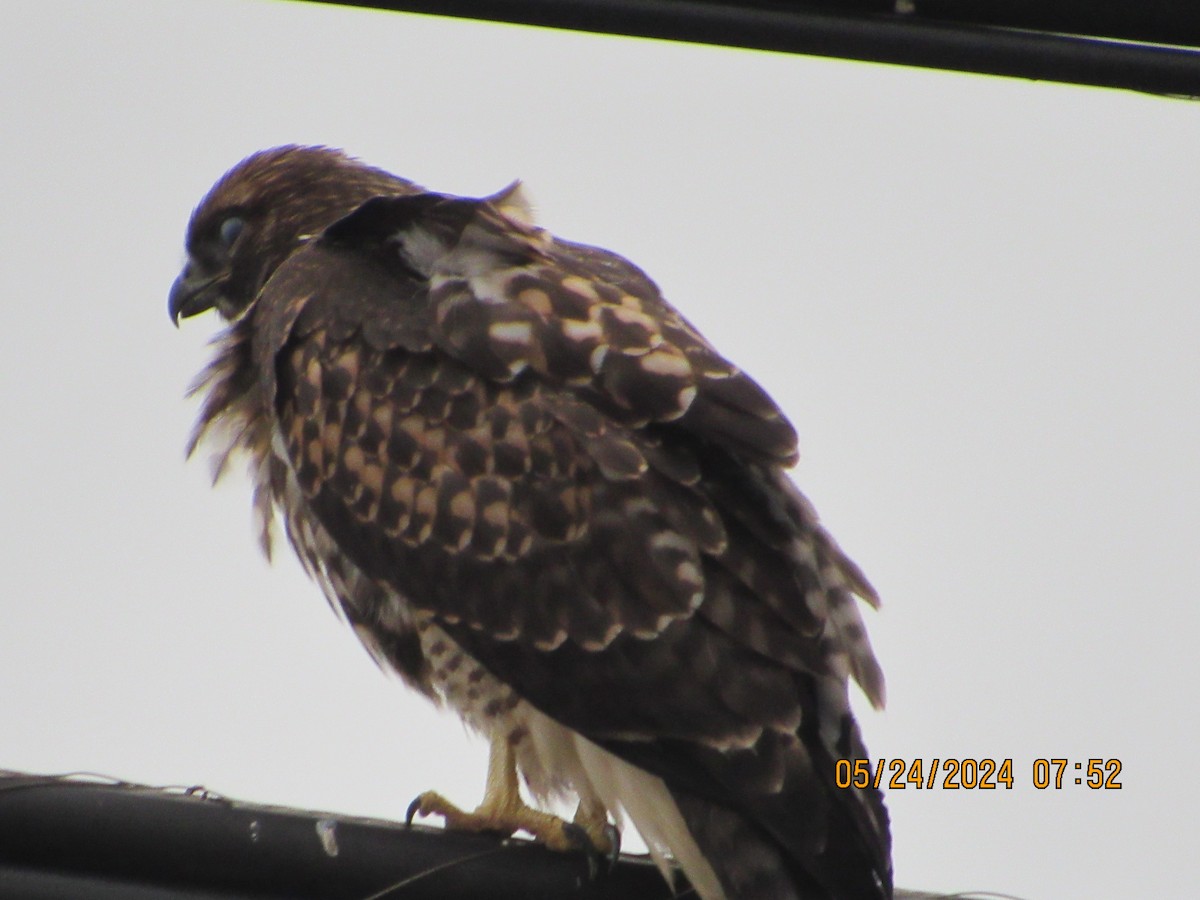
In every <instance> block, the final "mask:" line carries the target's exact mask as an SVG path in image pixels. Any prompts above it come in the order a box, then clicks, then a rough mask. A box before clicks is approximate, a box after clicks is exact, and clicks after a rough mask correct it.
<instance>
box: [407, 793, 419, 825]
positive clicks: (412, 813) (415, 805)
mask: <svg viewBox="0 0 1200 900" xmlns="http://www.w3.org/2000/svg"><path fill="white" fill-rule="evenodd" d="M420 809H421V798H420V797H419V796H418V797H417V798H416V799H415V800H413V802H412V803H410V804H408V812H406V813H405V814H404V827H405V828H409V827H411V826H412V823H413V819H415V818H416V817H417V812H418V811H419V810H420Z"/></svg>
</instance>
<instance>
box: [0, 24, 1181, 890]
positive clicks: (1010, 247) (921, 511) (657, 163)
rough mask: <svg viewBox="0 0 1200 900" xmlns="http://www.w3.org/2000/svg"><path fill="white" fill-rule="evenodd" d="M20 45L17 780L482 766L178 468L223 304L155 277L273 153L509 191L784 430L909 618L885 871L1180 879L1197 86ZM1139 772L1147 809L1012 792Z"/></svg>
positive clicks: (372, 27) (420, 32)
mask: <svg viewBox="0 0 1200 900" xmlns="http://www.w3.org/2000/svg"><path fill="white" fill-rule="evenodd" d="M4 18H5V23H4V27H3V29H2V32H0V122H2V123H3V126H2V127H3V131H4V138H3V140H2V141H0V196H2V198H3V215H2V216H0V246H3V247H4V248H5V251H6V252H5V253H4V261H3V263H2V265H0V302H2V303H3V309H4V318H5V325H4V329H3V337H2V338H0V345H2V346H3V353H2V354H0V411H2V413H3V427H2V428H0V464H2V466H3V471H4V472H5V476H4V478H3V479H0V528H2V529H3V536H2V541H0V554H2V560H3V565H0V768H2V767H7V768H15V769H23V770H29V771H39V772H58V771H69V770H78V769H84V770H90V771H97V772H105V773H109V774H112V775H117V776H121V777H123V778H128V779H132V780H138V781H144V782H151V783H186V784H194V783H204V784H205V785H207V786H208V787H210V788H212V789H214V790H217V791H220V792H222V793H224V794H226V795H229V796H233V797H236V798H240V799H247V800H256V801H263V802H270V803H281V804H289V805H297V806H302V807H312V808H323V809H330V810H335V811H339V812H346V813H358V814H369V815H376V816H381V817H388V818H397V817H400V816H402V815H403V812H404V809H405V807H406V806H407V804H408V801H409V800H410V799H411V798H412V797H413V796H414V795H415V794H417V793H418V792H419V791H421V790H424V789H426V788H429V787H437V788H439V789H443V790H444V791H445V792H446V793H448V794H450V795H451V796H452V797H453V798H456V799H458V800H459V801H460V802H461V803H462V804H463V805H466V806H471V805H473V804H474V803H475V802H476V800H477V799H478V797H479V795H480V792H481V790H482V781H483V770H484V761H485V758H486V752H485V747H484V746H483V744H482V743H481V742H479V741H478V740H476V739H474V738H468V737H466V736H465V735H464V732H463V730H462V727H461V726H460V725H459V724H458V722H457V720H456V719H455V718H454V717H453V716H452V715H451V714H448V713H437V712H435V711H433V710H432V709H431V708H430V707H428V706H427V705H426V704H425V702H424V701H422V700H420V699H418V698H416V697H414V696H411V695H409V694H408V693H407V692H406V691H405V690H404V689H403V688H402V686H401V685H400V684H399V683H398V682H397V681H394V680H391V679H388V678H385V677H383V676H381V675H380V674H379V672H378V671H377V670H376V669H375V667H374V665H373V664H372V663H371V662H370V660H369V659H368V657H367V656H366V654H365V653H363V652H362V650H361V649H360V648H359V647H358V645H357V642H356V641H355V640H354V639H353V637H352V636H351V635H350V633H349V632H348V630H346V629H345V628H344V627H343V626H341V625H339V623H338V622H337V621H336V620H335V618H334V617H333V615H332V614H331V613H330V611H329V610H328V608H327V607H326V605H325V603H324V601H323V600H322V598H321V596H320V594H319V592H318V591H317V589H316V588H315V587H313V586H311V585H309V584H308V583H307V582H306V581H305V579H304V577H303V575H302V573H301V572H300V569H299V566H298V565H297V564H296V563H295V562H294V561H293V559H292V557H291V554H290V551H286V548H284V549H285V552H283V553H280V554H279V558H278V560H277V562H276V564H275V565H274V566H273V567H268V566H267V565H266V564H265V563H264V562H263V560H262V559H261V558H260V557H259V555H258V551H257V548H256V545H255V541H254V538H253V534H252V530H251V525H250V513H249V490H248V486H247V484H246V482H245V481H244V479H242V478H240V477H238V478H231V479H229V483H228V484H224V485H222V487H221V488H220V489H219V490H217V491H216V492H213V491H211V490H210V489H209V487H208V479H207V471H206V466H205V465H204V463H203V461H196V462H193V463H192V464H190V465H186V466H185V465H184V462H183V459H182V448H183V444H184V440H185V438H186V435H187V432H188V430H189V428H190V426H191V422H192V420H193V418H194V415H195V405H194V404H193V403H188V402H185V401H184V400H183V399H182V394H183V391H184V389H185V387H186V385H187V384H188V383H189V382H190V380H191V379H192V377H193V375H194V374H195V372H196V371H197V370H198V369H199V368H200V367H201V365H202V364H203V363H204V361H205V360H206V359H207V356H208V353H207V350H206V348H205V340H206V339H207V338H208V337H210V336H211V335H212V334H213V333H214V331H215V329H216V327H217V322H216V320H215V318H213V317H205V318H202V319H199V320H191V321H188V322H186V323H184V324H183V327H182V328H181V329H180V331H179V332H176V331H175V330H174V329H172V328H171V326H170V324H169V322H168V319H167V314H166V294H167V288H168V286H169V285H170V283H171V280H172V278H173V277H174V276H175V274H176V272H177V269H178V266H179V264H180V262H181V260H182V250H181V247H182V240H183V232H184V227H185V224H186V221H187V217H188V214H189V212H190V210H191V209H192V207H193V206H194V205H195V204H196V203H197V202H198V201H199V199H200V197H201V196H202V195H203V193H204V192H205V191H206V190H207V188H208V187H209V185H210V184H211V183H212V182H213V181H214V180H215V179H216V178H217V176H219V175H220V174H221V173H222V172H224V171H225V170H226V169H227V168H228V167H230V166H231V165H232V164H234V163H235V162H237V161H238V160H239V159H241V158H242V157H243V156H245V155H246V154H248V153H250V152H251V151H254V150H257V149H261V148H263V147H267V146H272V145H275V144H280V143H287V142H314V143H316V142H321V143H328V144H333V145H339V146H344V147H346V148H348V149H350V150H351V151H353V152H354V153H356V154H358V155H360V156H362V157H363V158H364V159H366V160H368V161H370V162H372V163H374V164H376V165H379V166H382V167H384V168H387V169H390V170H392V171H395V172H397V173H398V174H401V175H405V176H407V177H410V178H413V179H415V180H417V181H419V182H421V183H423V184H425V185H427V186H429V187H432V188H436V189H438V190H444V191H450V192H457V193H465V194H483V193H489V192H491V191H494V190H496V189H498V188H500V187H502V186H503V185H505V184H506V183H507V182H508V181H509V180H511V179H512V178H514V177H522V178H524V179H525V180H526V182H527V184H528V187H529V189H530V191H531V193H532V196H533V198H534V200H535V202H536V203H537V206H538V210H539V216H540V219H541V221H542V223H543V224H545V225H546V226H548V227H549V228H551V229H552V230H553V231H555V232H556V233H558V234H560V235H562V236H564V237H567V238H571V239H575V240H583V241H587V242H590V243H596V244H600V245H603V246H607V247H611V248H613V249H615V250H617V251H619V252H621V253H623V254H624V255H626V256H628V257H630V258H631V259H633V260H634V261H635V262H637V263H638V264H640V265H641V266H643V267H644V268H646V269H647V270H648V271H649V273H650V274H651V275H652V276H653V277H654V278H655V279H656V280H657V281H658V282H659V284H660V285H661V286H662V287H663V289H664V291H665V293H666V295H667V296H668V298H669V299H671V300H672V302H674V303H675V304H676V305H677V306H679V307H680V308H681V309H682V310H683V311H684V313H685V314H686V315H687V316H689V317H690V318H691V319H692V320H693V321H694V322H695V323H696V324H697V325H698V326H699V327H700V328H701V329H702V330H703V331H704V332H705V333H706V334H707V335H708V336H709V337H710V338H712V339H713V340H714V342H715V343H716V344H717V345H718V346H719V347H720V348H721V349H722V350H723V351H724V352H725V353H726V354H727V355H728V356H730V357H731V358H732V359H734V360H736V361H737V362H739V363H740V364H742V365H743V366H744V367H745V368H747V369H749V370H750V371H751V372H752V374H754V375H755V377H756V378H757V379H758V380H759V381H760V382H761V383H762V384H764V385H765V386H766V387H767V388H768V390H770V391H771V393H772V394H773V395H774V396H775V397H776V398H777V400H779V402H780V403H781V405H782V406H783V408H784V409H785V410H786V411H787V412H788V413H789V414H790V415H791V416H792V418H793V420H794V421H795V422H796V424H797V427H798V429H799V431H800V435H801V449H802V453H803V458H802V460H801V463H800V465H799V467H798V469H797V470H796V478H797V480H798V482H799V483H800V485H801V487H802V488H803V489H804V490H805V491H806V492H807V493H808V494H809V496H810V497H811V498H812V499H813V500H814V501H815V503H816V505H817V507H818V509H819V510H820V511H821V512H822V514H823V516H824V518H825V520H826V522H827V523H828V524H829V526H830V528H831V530H832V531H833V532H834V533H835V534H836V535H837V536H838V538H839V540H840V541H841V542H842V544H843V546H844V547H846V548H847V549H848V550H849V552H850V553H851V555H852V556H853V557H854V558H855V559H856V560H857V561H858V562H859V563H860V564H861V565H862V566H863V568H864V569H865V570H866V571H867V573H868V574H869V576H870V577H871V579H872V580H873V581H874V582H875V584H876V586H877V587H878V588H879V590H880V592H881V593H882V595H883V597H884V604H885V605H884V609H883V611H882V612H881V613H880V614H870V615H869V617H868V620H869V621H868V624H869V627H870V629H871V633H872V636H873V639H874V643H875V645H876V648H877V651H878V653H879V655H880V657H881V660H882V662H883V664H884V668H885V670H886V672H887V674H888V679H889V707H888V710H887V712H885V713H883V714H875V713H872V712H869V711H867V710H865V704H860V707H863V708H864V712H863V715H862V724H863V728H864V731H865V735H866V738H867V744H868V746H869V747H870V749H871V751H872V754H873V755H874V756H876V757H882V758H885V759H893V758H901V759H905V760H911V759H914V758H922V759H926V760H928V759H931V758H933V757H938V758H946V757H973V758H982V757H991V758H1012V759H1013V761H1014V774H1015V777H1016V779H1017V782H1018V787H1017V788H1016V789H1015V790H1013V791H1011V792H1008V791H1003V790H1001V791H998V792H986V793H985V792H967V791H960V792H950V791H945V790H941V789H937V790H932V791H928V790H927V791H921V792H913V791H894V792H891V793H889V795H888V802H889V805H890V808H891V811H892V816H893V821H894V833H895V859H896V873H897V883H898V884H899V885H902V886H906V887H914V888H915V887H920V888H925V889H945V890H950V889H966V888H976V889H985V888H986V889H991V890H996V891H1007V892H1010V893H1013V894H1018V895H1021V896H1023V897H1025V898H1029V900H1043V898H1045V900H1051V898H1076V897H1078V898H1108V897H1112V898H1128V897H1135V896H1137V897H1184V896H1188V895H1190V894H1191V891H1192V890H1193V889H1194V877H1193V876H1192V875H1191V874H1190V873H1189V872H1188V871H1187V870H1188V868H1189V867H1190V861H1191V860H1192V859H1194V857H1195V846H1196V841H1197V839H1198V838H1200V829H1197V827H1196V825H1195V816H1196V809H1197V806H1198V803H1200V791H1198V789H1197V786H1196V778H1195V759H1194V756H1193V754H1194V753H1195V752H1196V737H1197V732H1198V730H1200V729H1198V728H1197V724H1196V721H1197V717H1196V713H1195V709H1194V702H1195V698H1194V689H1195V687H1196V685H1197V683H1198V681H1200V678H1198V676H1200V665H1198V663H1197V653H1196V640H1197V632H1198V630H1200V614H1198V613H1197V602H1196V592H1197V588H1198V587H1200V552H1198V549H1197V538H1200V467H1198V466H1197V458H1198V453H1197V445H1198V444H1200V378H1198V361H1200V352H1198V349H1197V348H1200V311H1198V304H1197V301H1196V285H1197V258H1198V255H1200V254H1198V249H1200V216H1198V215H1197V198H1198V197H1200V163H1198V162H1197V160H1198V158H1200V106H1198V105H1196V104H1191V103H1187V102H1184V101H1176V100H1166V99H1160V98H1153V97H1148V96H1141V95H1137V94H1133V93H1122V92H1116V91H1102V90H1098V89H1085V88H1075V87H1066V86H1058V85H1052V84H1035V83H1027V82H1020V81H1014V80H1002V79H995V78H984V77H978V76H965V75H956V74H948V73H938V72H926V71H919V70H913V69H903V68H893V67H885V66H871V65H865V64H858V63H849V62H837V61H828V60H818V59H812V58H805V57H795V56H783V55H770V54H762V53H752V52H746V51H734V50H724V49H719V48H711V47H695V46H682V45H672V44H666V43H658V42H651V41H641V40H630V39H618V38H605V37H598V36H586V35H578V34H569V33H563V32H553V31H542V30H534V29H524V28H516V27H508V26H498V25H487V24H477V23H467V22H463V21H456V20H449V19H446V20H439V19H435V18H428V17H415V16H407V15H394V14H385V13H378V12H369V11H354V10H348V9H340V8H326V7H321V6H315V5H308V4H286V3H271V2H251V0H240V2H239V0H207V2H199V0H193V2H189V3H152V2H133V0H126V2H108V3H103V4H99V3H88V2H75V3H62V2H42V3H25V4H19V5H18V4H10V5H8V6H7V7H6V9H5V16H4ZM1051 756H1062V757H1068V758H1070V759H1071V760H1073V761H1075V760H1082V761H1086V760H1087V759H1088V758H1091V757H1101V758H1119V759H1120V760H1121V761H1122V762H1123V763H1124V769H1123V771H1122V773H1121V781H1122V783H1123V785H1124V787H1123V789H1122V790H1120V791H1106V792H1093V791H1089V790H1088V789H1087V788H1085V787H1076V786H1074V785H1073V784H1069V785H1068V786H1064V788H1063V789H1062V790H1047V791H1037V790H1034V789H1033V788H1032V787H1031V786H1030V782H1031V774H1032V773H1031V765H1032V761H1033V760H1034V759H1036V758H1039V757H1051Z"/></svg>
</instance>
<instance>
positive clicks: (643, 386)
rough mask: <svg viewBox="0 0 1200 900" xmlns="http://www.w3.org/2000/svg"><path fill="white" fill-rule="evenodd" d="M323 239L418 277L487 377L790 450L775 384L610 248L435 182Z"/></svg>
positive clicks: (624, 414) (791, 457) (758, 451)
mask: <svg viewBox="0 0 1200 900" xmlns="http://www.w3.org/2000/svg"><path fill="white" fill-rule="evenodd" d="M501 196H502V197H506V196H507V194H505V195H501ZM329 240H330V241H331V242H333V243H337V244H353V245H354V246H356V247H357V248H359V249H360V250H363V249H368V248H369V250H370V252H371V253H372V255H373V256H375V257H376V258H378V259H380V260H383V264H384V265H388V266H395V265H397V264H400V265H403V266H405V267H406V268H408V269H409V270H411V271H414V272H416V273H418V274H419V275H420V276H421V277H423V278H425V279H427V280H428V282H429V285H430V288H431V289H430V295H429V304H430V308H429V314H430V316H431V319H432V326H431V327H432V328H433V331H434V339H435V340H436V341H437V343H438V344H439V346H441V347H442V348H443V349H445V350H446V351H447V352H449V353H450V354H452V355H454V356H455V357H456V358H458V359H459V360H461V361H462V362H464V363H465V364H466V365H468V366H469V367H471V368H472V369H474V370H476V371H478V372H480V373H481V374H484V375H486V376H488V377H489V378H492V379H496V380H508V379H511V378H513V377H515V376H516V375H517V374H519V373H520V372H522V371H524V370H525V369H532V370H534V371H536V372H537V373H538V374H539V375H541V376H542V377H543V378H545V379H547V380H548V381H549V382H550V383H553V384H559V385H570V386H573V387H576V388H578V389H580V390H581V391H582V392H583V393H586V394H588V395H589V397H590V399H591V400H592V402H594V403H595V404H596V405H597V406H598V407H599V408H601V409H603V410H604V411H605V412H606V413H608V414H609V415H612V416H613V417H615V418H616V419H617V420H619V421H621V422H623V423H626V424H629V425H635V426H637V425H644V424H646V423H648V422H667V421H673V420H679V421H680V424H681V425H682V426H683V427H685V428H687V429H689V430H691V431H693V432H694V433H696V434H697V435H700V436H703V437H705V438H706V439H708V440H711V441H714V442H716V443H719V444H723V445H726V446H729V447H731V448H732V449H736V450H737V451H738V452H740V453H743V454H747V455H750V456H753V457H759V458H763V459H765V460H770V461H772V462H776V463H783V464H790V463H792V462H794V461H795V458H796V434H795V430H794V429H793V428H792V426H791V423H790V422H788V420H787V418H786V417H785V416H784V415H783V413H782V412H781V411H780V410H779V408H778V407H777V406H776V405H775V403H774V402H773V401H772V400H771V399H770V397H769V396H767V394H766V393H765V392H764V391H763V390H762V388H760V387H759V386H758V385H757V384H756V383H755V382H754V381H753V379H751V378H750V377H749V376H747V375H746V374H745V373H744V372H742V371H741V370H739V369H738V368H737V367H736V366H734V365H733V364H732V363H730V362H729V361H728V360H726V359H724V358H723V357H722V356H721V355H720V354H719V353H717V351H716V350H715V349H714V348H713V347H712V345H711V344H709V343H708V341H706V340H705V339H704V338H703V337H702V336H701V335H700V334H699V332H697V331H696V329H695V328H693V327H692V325H691V324H690V323H689V322H687V321H686V320H685V319H684V318H683V317H682V316H681V315H680V314H679V313H678V312H677V311H676V310H675V309H674V308H673V307H671V306H670V305H669V304H668V303H667V302H666V301H665V300H663V299H662V295H661V294H660V292H659V291H658V288H657V287H656V286H655V285H654V283H653V282H652V281H651V280H650V279H649V278H648V277H647V276H646V275H645V274H644V273H643V272H642V271H641V270H640V269H638V268H637V267H636V266H634V265H633V264H632V263H630V262H628V261H627V260H625V259H623V258H622V257H620V256H617V255H616V254H613V253H610V252H608V251H605V250H600V249H598V248H594V247H587V246H583V245H580V244H572V243H568V242H565V241H559V240H556V239H554V238H553V237H551V236H550V235H549V234H548V233H546V232H545V231H542V230H541V229H538V228H535V227H533V226H530V225H527V224H525V223H524V222H523V221H520V220H518V219H516V218H513V217H512V216H510V215H506V214H505V213H504V212H502V211H501V210H500V209H499V208H497V206H496V205H495V204H493V203H490V202H488V201H481V200H464V199H461V198H453V197H442V196H440V195H433V194H421V195H417V196H411V197H378V198H375V199H374V200H372V201H370V202H368V203H367V204H364V205H363V206H362V207H361V208H360V209H359V210H358V211H356V212H355V213H353V214H352V215H350V216H347V217H346V218H344V219H342V220H341V221H340V222H338V223H337V224H336V225H335V226H333V228H331V229H330V238H329Z"/></svg>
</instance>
